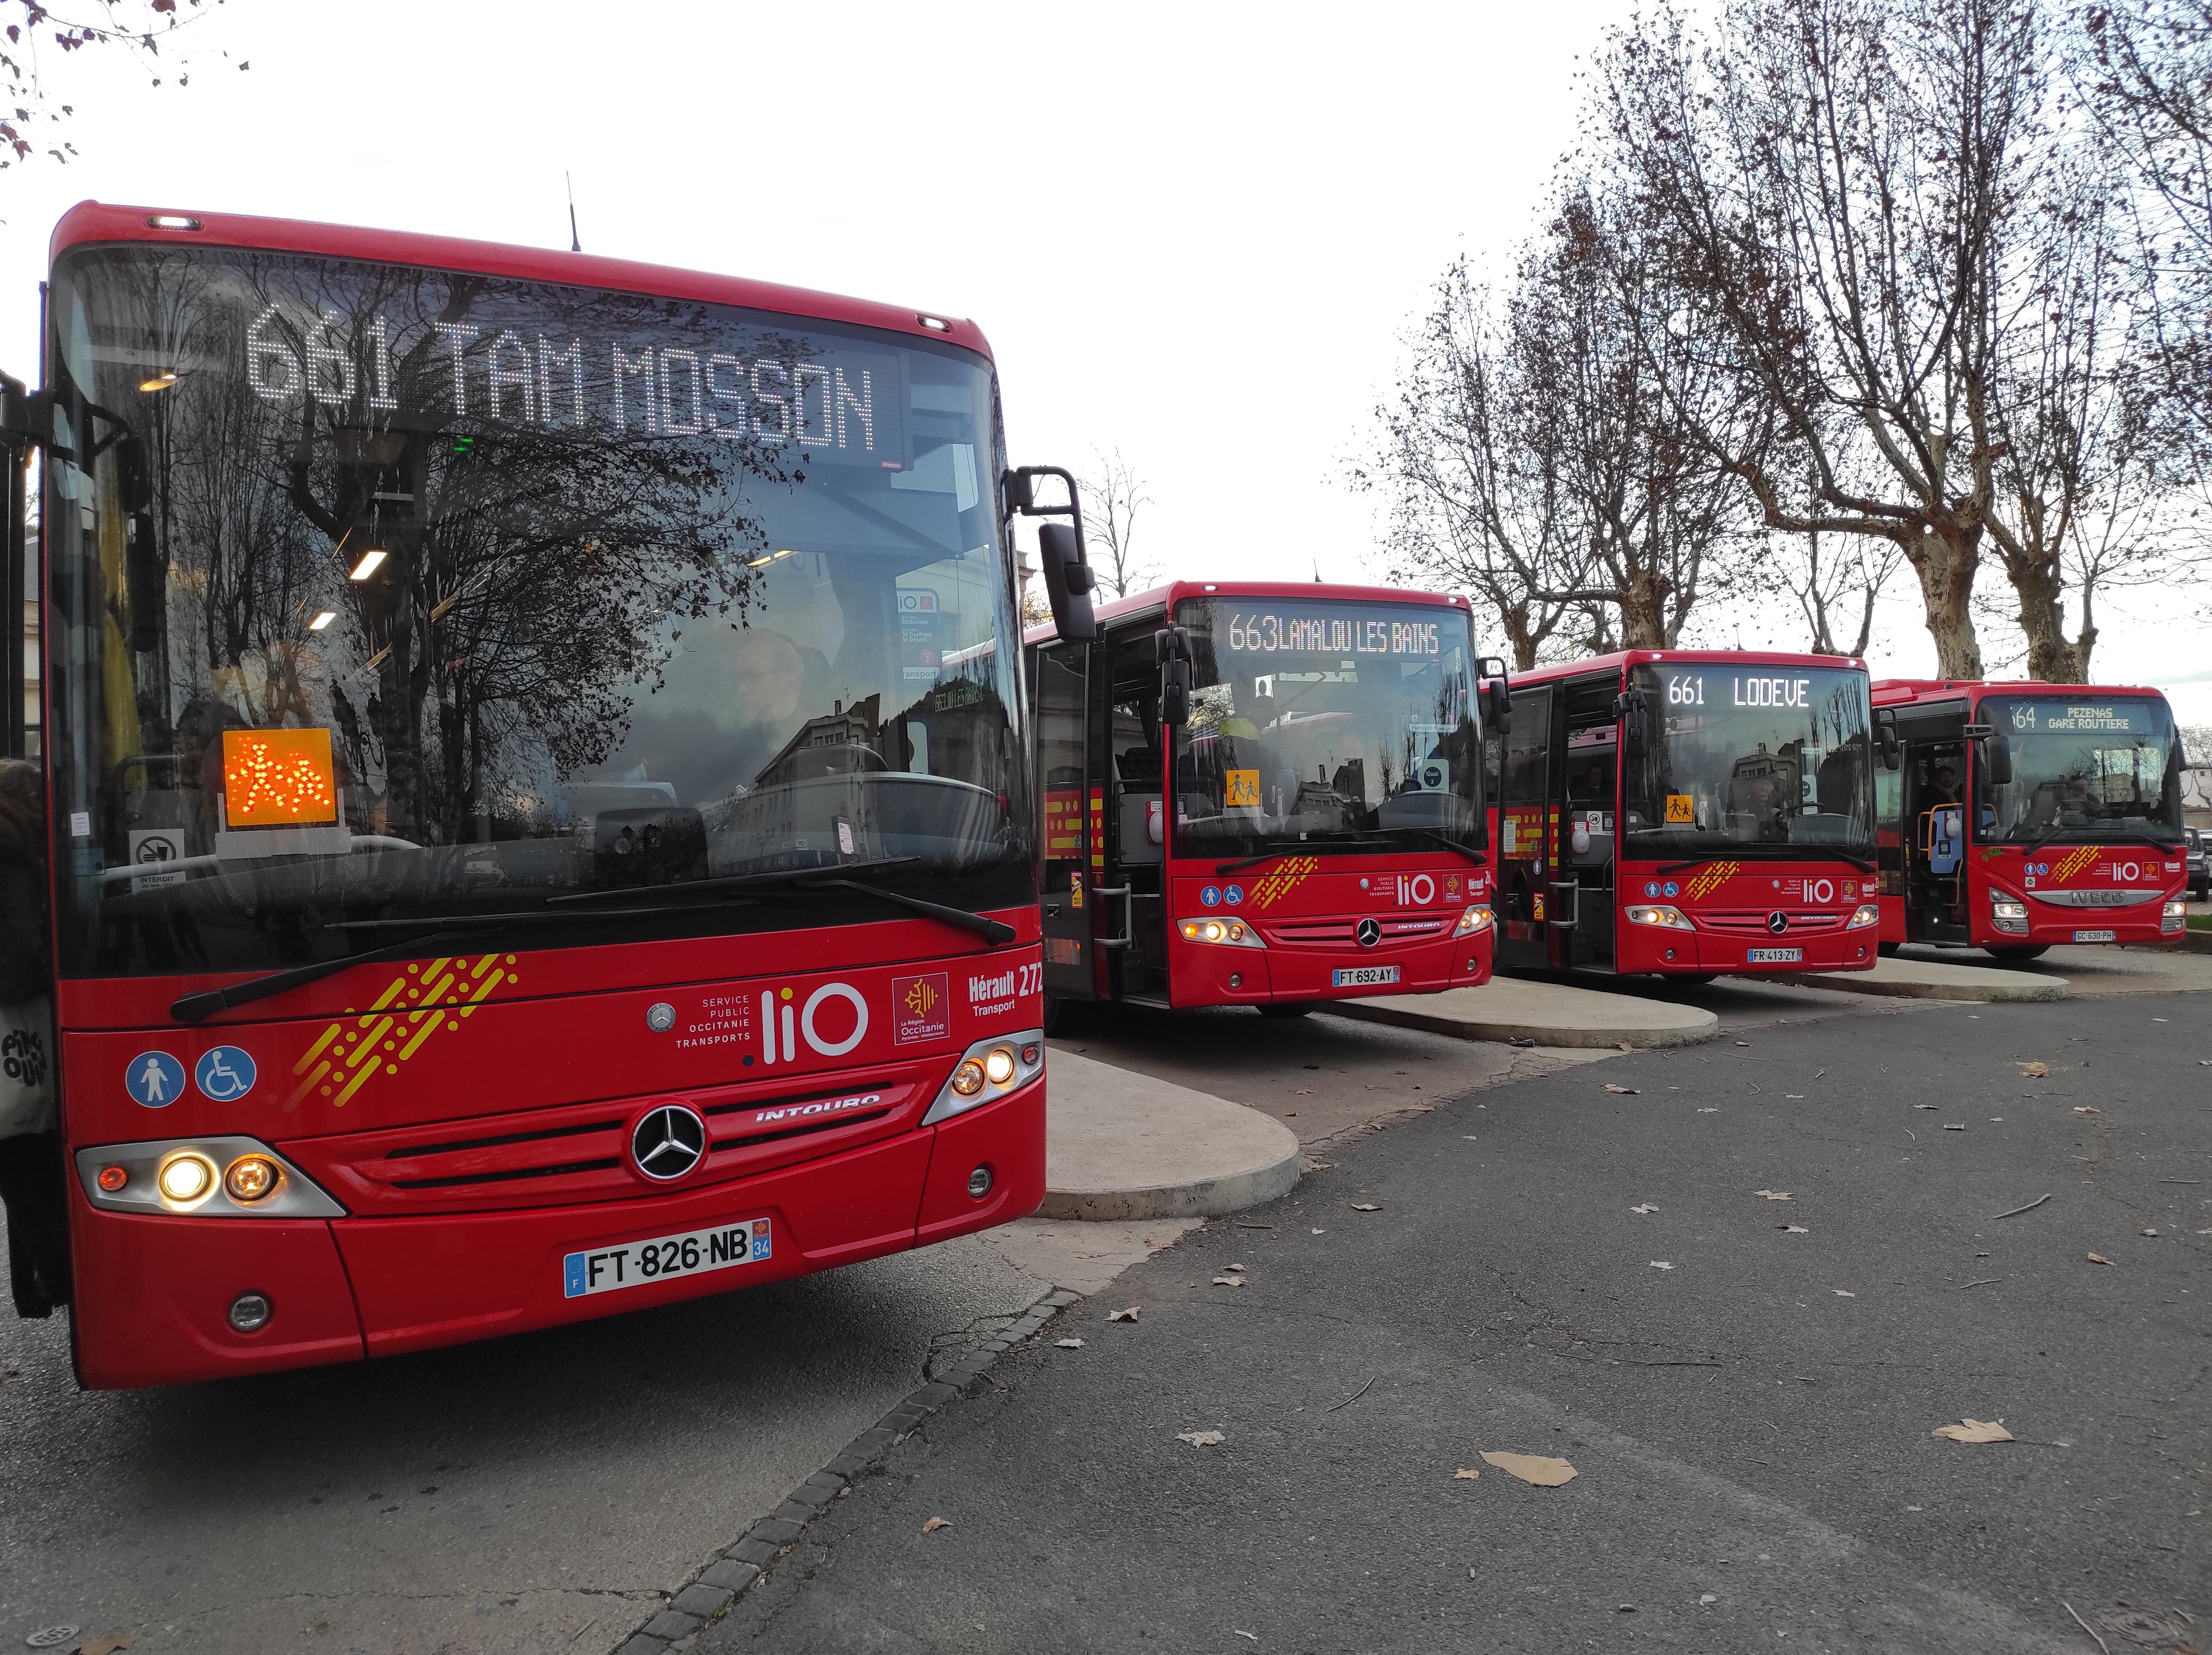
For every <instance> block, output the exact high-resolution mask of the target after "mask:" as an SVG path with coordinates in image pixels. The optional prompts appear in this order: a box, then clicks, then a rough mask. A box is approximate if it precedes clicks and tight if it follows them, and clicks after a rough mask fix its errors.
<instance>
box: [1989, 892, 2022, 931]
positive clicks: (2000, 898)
mask: <svg viewBox="0 0 2212 1655" xmlns="http://www.w3.org/2000/svg"><path fill="white" fill-rule="evenodd" d="M1990 923H1991V924H1994V925H1995V926H1996V928H1997V929H1998V930H1999V931H2026V930H2027V903H2026V902H2025V901H2023V900H2021V898H2019V897H2016V896H2005V895H2002V894H2000V893H1998V892H1996V891H1991V892H1990Z"/></svg>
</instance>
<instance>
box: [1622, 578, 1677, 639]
mask: <svg viewBox="0 0 2212 1655" xmlns="http://www.w3.org/2000/svg"><path fill="white" fill-rule="evenodd" d="M1670 589H1671V587H1670V583H1669V582H1668V579H1666V577H1665V576H1663V575H1662V574H1660V573H1657V572H1656V571H1655V570H1650V569H1634V570H1632V571H1631V572H1630V573H1629V576H1628V579H1626V580H1625V581H1623V582H1622V583H1621V587H1620V647H1621V648H1623V649H1672V648H1673V647H1674V640H1673V639H1671V638H1669V637H1668V635H1667V634H1668V625H1667V598H1668V592H1669V591H1670Z"/></svg>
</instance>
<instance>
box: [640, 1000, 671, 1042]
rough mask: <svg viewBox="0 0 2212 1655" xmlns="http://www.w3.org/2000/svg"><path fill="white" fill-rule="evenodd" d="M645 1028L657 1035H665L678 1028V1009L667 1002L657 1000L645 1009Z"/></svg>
mask: <svg viewBox="0 0 2212 1655" xmlns="http://www.w3.org/2000/svg"><path fill="white" fill-rule="evenodd" d="M645 1026H646V1027H647V1028H649V1029H651V1030H652V1031H653V1033H654V1034H666V1033H668V1031H669V1030H670V1029H671V1028H675V1027H676V1008H675V1007H674V1006H672V1005H671V1004H669V1003H668V1002H667V1001H665V1000H656V1001H654V1002H653V1004H651V1005H649V1006H647V1008H646V1009H645Z"/></svg>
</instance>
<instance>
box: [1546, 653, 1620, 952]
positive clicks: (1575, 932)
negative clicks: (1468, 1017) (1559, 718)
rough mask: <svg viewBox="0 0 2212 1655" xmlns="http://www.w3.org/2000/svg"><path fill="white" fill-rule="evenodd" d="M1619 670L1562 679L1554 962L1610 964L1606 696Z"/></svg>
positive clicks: (1612, 795) (1612, 778) (1610, 725)
mask: <svg viewBox="0 0 2212 1655" xmlns="http://www.w3.org/2000/svg"><path fill="white" fill-rule="evenodd" d="M1619 695H1620V675H1619V674H1617V673H1607V675H1606V676H1604V677H1602V678H1600V679H1595V680H1592V679H1583V680H1578V681H1577V682H1574V683H1572V684H1570V685H1569V686H1568V687H1567V731H1566V734H1567V745H1566V774H1565V776H1564V777H1563V778H1562V781H1563V783H1564V791H1565V794H1566V812H1565V815H1563V816H1562V817H1561V819H1560V821H1559V839H1558V846H1557V849H1558V858H1557V859H1558V862H1559V875H1558V877H1557V879H1556V881H1555V882H1554V883H1553V894H1554V900H1555V901H1556V902H1557V903H1558V905H1559V906H1560V907H1561V908H1562V910H1564V909H1565V907H1566V906H1567V905H1568V904H1569V903H1571V904H1572V905H1573V912H1560V913H1559V914H1558V915H1557V916H1556V917H1555V923H1556V922H1559V921H1571V923H1572V926H1573V929H1572V930H1571V931H1567V933H1566V934H1565V938H1564V939H1563V944H1562V949H1561V952H1560V956H1559V964H1561V965H1564V966H1610V965H1612V964H1613V917H1614V913H1615V903H1614V895H1615V893H1614V884H1615V879H1614V858H1613V846H1614V845H1615V843H1616V842H1617V841H1616V840H1615V836H1614V832H1613V828H1614V824H1615V821H1617V818H1616V816H1615V815H1614V814H1613V813H1614V812H1615V811H1616V810H1617V809H1619V808H1620V801H1619V798H1618V797H1617V795H1618V793H1619V791H1620V715H1619V714H1617V713H1616V712H1614V711H1613V701H1614V700H1615V699H1616V698H1617V697H1618V696H1619Z"/></svg>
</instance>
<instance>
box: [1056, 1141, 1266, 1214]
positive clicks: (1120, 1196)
mask: <svg viewBox="0 0 2212 1655" xmlns="http://www.w3.org/2000/svg"><path fill="white" fill-rule="evenodd" d="M1304 1162H1305V1151H1304V1149H1301V1148H1300V1147H1299V1144H1298V1141H1297V1139H1296V1138H1295V1137H1294V1138H1292V1139H1291V1151H1290V1153H1289V1154H1288V1155H1285V1156H1284V1157H1283V1158H1282V1159H1281V1160H1280V1161H1276V1162H1275V1163H1274V1164H1273V1166H1270V1167H1255V1168H1254V1169H1253V1170H1251V1171H1250V1172H1244V1173H1230V1174H1229V1175H1228V1176H1227V1177H1225V1178H1206V1179H1199V1180H1197V1181H1196V1182H1195V1183H1191V1184H1164V1185H1158V1186H1156V1187H1155V1188H1152V1189H1149V1190H1051V1189H1048V1190H1047V1191H1045V1192H1044V1204H1043V1205H1042V1206H1041V1207H1039V1208H1038V1209H1037V1213H1036V1215H1037V1216H1038V1217H1039V1218H1080V1219H1087V1220H1090V1221H1092V1222H1098V1221H1101V1220H1103V1221H1108V1222H1111V1221H1115V1220H1127V1219H1138V1218H1216V1217H1218V1216H1220V1215H1222V1214H1224V1213H1238V1212H1243V1210H1244V1209H1246V1208H1248V1207H1258V1206H1263V1205H1265V1204H1266V1203H1268V1202H1270V1201H1273V1199H1274V1198H1275V1197H1277V1196H1279V1195H1287V1194H1288V1193H1289V1192H1290V1191H1291V1186H1292V1185H1295V1184H1296V1183H1297V1181H1298V1178H1299V1175H1300V1173H1302V1172H1303V1171H1304Z"/></svg>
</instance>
